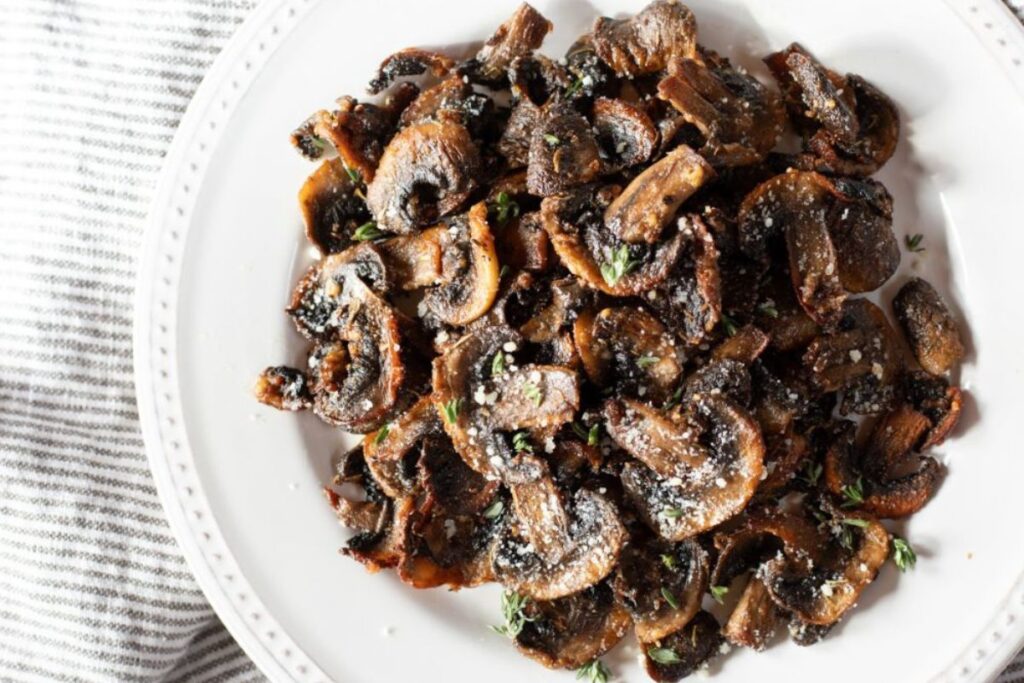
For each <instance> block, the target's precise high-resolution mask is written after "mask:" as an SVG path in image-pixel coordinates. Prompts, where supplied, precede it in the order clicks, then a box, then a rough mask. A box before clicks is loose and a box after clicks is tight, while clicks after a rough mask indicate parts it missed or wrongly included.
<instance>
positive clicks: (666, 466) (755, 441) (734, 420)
mask: <svg viewBox="0 0 1024 683" xmlns="http://www.w3.org/2000/svg"><path fill="white" fill-rule="evenodd" d="M630 408H632V410H633V415H634V416H635V419H633V420H629V421H627V422H624V423H620V424H621V428H614V427H612V426H611V425H610V424H609V425H608V431H609V435H611V437H612V438H613V439H614V440H615V442H616V443H618V444H619V446H620V447H622V448H623V449H624V450H626V452H628V453H630V455H632V456H633V457H635V458H637V459H638V460H640V462H627V463H626V464H625V465H624V466H623V468H622V475H621V478H622V485H623V489H624V490H625V492H626V495H627V496H628V497H629V499H630V501H631V502H632V504H633V506H634V507H635V508H636V510H637V513H638V514H639V516H640V518H641V519H642V520H643V521H644V523H645V524H647V525H648V526H649V527H650V528H651V529H653V530H654V531H655V532H657V533H658V535H659V536H661V537H662V538H664V539H667V540H671V541H679V540H683V539H686V538H689V537H691V536H694V535H696V534H698V533H701V532H702V531H706V530H708V529H710V528H712V527H714V526H716V525H717V524H720V523H721V522H723V521H725V520H727V519H729V518H730V517H733V516H734V515H736V514H737V513H738V512H739V511H740V510H742V509H743V507H744V506H745V505H746V504H747V502H748V501H749V500H750V499H751V497H752V496H753V495H754V491H755V489H756V488H757V484H758V482H760V480H761V473H762V471H763V467H764V441H763V440H762V438H761V430H760V429H759V428H758V426H757V422H756V421H755V420H754V419H753V418H752V417H751V416H750V415H749V414H748V413H747V412H746V411H745V410H743V409H742V408H741V407H739V406H737V405H736V404H734V403H733V402H731V401H729V400H727V399H725V398H723V397H718V396H715V397H706V398H704V400H702V401H700V402H699V403H697V404H696V405H695V406H691V410H690V414H689V415H688V416H687V419H686V420H685V421H682V422H680V423H679V424H673V423H672V422H669V421H668V420H667V419H666V418H665V417H662V416H660V415H658V414H657V413H656V412H655V411H653V410H652V409H650V408H644V407H642V406H639V405H637V404H634V405H632V406H630ZM623 415H624V417H625V418H627V420H628V418H629V415H630V414H629V413H628V412H625V411H624V412H623ZM673 432H674V434H675V438H674V439H672V441H671V442H669V444H666V443H665V441H664V438H665V437H667V436H670V435H672V434H673ZM695 436H696V437H697V438H694V437H695ZM680 444H686V446H687V449H686V451H684V452H680V450H679V449H680ZM690 444H693V445H694V447H693V448H692V449H690V448H689V446H690ZM680 462H682V464H683V465H684V466H683V467H680V466H679V464H680ZM652 464H654V465H655V466H656V467H657V468H658V469H659V470H661V471H663V472H669V471H670V470H674V471H675V473H674V474H673V475H671V476H668V477H665V476H663V475H661V474H659V473H658V472H657V471H656V470H655V469H652V467H651V465H652Z"/></svg>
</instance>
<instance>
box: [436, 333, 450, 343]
mask: <svg viewBox="0 0 1024 683" xmlns="http://www.w3.org/2000/svg"><path fill="white" fill-rule="evenodd" d="M434 341H436V342H437V343H438V344H444V343H445V342H446V341H448V332H447V331H445V330H441V331H440V332H438V333H437V336H436V337H434Z"/></svg>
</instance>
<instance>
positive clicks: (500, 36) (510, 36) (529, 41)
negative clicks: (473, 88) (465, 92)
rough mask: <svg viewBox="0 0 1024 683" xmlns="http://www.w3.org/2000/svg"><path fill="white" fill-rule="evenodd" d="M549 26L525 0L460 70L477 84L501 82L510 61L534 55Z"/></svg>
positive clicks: (548, 22) (549, 29)
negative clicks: (469, 62)
mask: <svg viewBox="0 0 1024 683" xmlns="http://www.w3.org/2000/svg"><path fill="white" fill-rule="evenodd" d="M552 28H553V26H552V24H551V22H550V21H548V20H547V19H545V18H544V16H543V15H542V14H541V13H540V12H538V11H537V10H535V9H534V8H533V7H532V6H531V5H530V4H528V3H525V2H524V3H522V4H521V5H519V7H518V8H516V11H515V12H513V13H512V16H510V17H509V18H508V19H506V20H505V21H504V22H503V23H502V24H501V26H499V27H498V29H497V30H496V31H495V32H494V33H493V34H491V36H490V37H489V38H488V39H487V40H486V41H484V44H483V46H482V47H481V48H480V50H479V51H478V52H477V53H476V56H475V57H474V58H473V59H472V60H471V64H469V65H466V66H465V67H461V68H460V70H461V71H464V72H466V73H468V74H469V75H470V77H471V78H472V79H473V80H475V81H478V82H480V83H489V84H502V83H503V82H504V81H505V79H506V78H507V70H508V67H509V66H510V65H511V64H512V61H513V60H515V59H516V58H517V57H525V56H529V55H531V54H533V51H534V50H536V49H537V48H539V47H540V46H541V43H543V42H544V37H545V36H546V35H547V34H548V33H550V32H551V29H552Z"/></svg>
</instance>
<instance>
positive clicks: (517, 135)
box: [497, 97, 544, 169]
mask: <svg viewBox="0 0 1024 683" xmlns="http://www.w3.org/2000/svg"><path fill="white" fill-rule="evenodd" d="M543 118H544V112H543V110H542V108H541V107H540V106H538V105H536V104H534V102H533V100H531V99H530V98H529V97H523V98H521V99H520V100H519V101H518V102H516V103H515V104H513V105H512V111H511V112H510V113H509V117H508V124H507V125H506V126H505V130H504V131H502V133H501V139H500V140H498V145H497V148H498V152H500V153H501V155H502V156H503V157H505V161H506V163H507V164H508V167H509V168H510V169H517V168H526V166H527V165H528V164H529V163H530V143H531V141H532V140H533V134H534V132H536V130H537V129H538V128H539V127H540V123H541V120H542V119H543Z"/></svg>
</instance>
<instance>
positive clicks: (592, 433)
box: [572, 422, 601, 446]
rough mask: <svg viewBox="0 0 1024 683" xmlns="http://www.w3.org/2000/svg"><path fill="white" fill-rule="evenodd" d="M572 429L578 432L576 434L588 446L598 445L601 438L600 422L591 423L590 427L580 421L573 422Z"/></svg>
mask: <svg viewBox="0 0 1024 683" xmlns="http://www.w3.org/2000/svg"><path fill="white" fill-rule="evenodd" d="M572 431H574V432H576V436H578V437H580V440H581V441H583V442H585V443H586V444H587V445H588V446H596V445H597V443H598V441H600V439H601V425H599V424H594V425H591V426H590V429H587V428H586V427H584V426H583V425H581V424H580V423H579V422H573V423H572Z"/></svg>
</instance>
